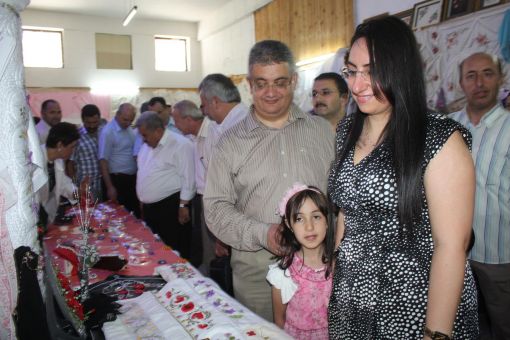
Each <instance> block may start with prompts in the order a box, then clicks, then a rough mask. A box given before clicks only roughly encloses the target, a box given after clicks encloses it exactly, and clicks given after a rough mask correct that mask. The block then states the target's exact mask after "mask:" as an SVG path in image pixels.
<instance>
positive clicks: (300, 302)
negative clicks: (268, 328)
mask: <svg viewBox="0 0 510 340" xmlns="http://www.w3.org/2000/svg"><path fill="white" fill-rule="evenodd" d="M269 268H270V269H269V273H268V274H267V280H268V281H269V283H271V284H272V285H273V286H275V287H276V288H278V289H280V290H281V291H282V302H283V303H287V310H286V314H285V327H284V329H285V331H286V332H287V333H288V334H290V335H292V336H293V337H294V338H295V339H298V340H301V339H303V340H304V339H306V340H309V339H314V340H328V339H329V337H328V303H329V296H330V294H331V285H332V274H330V275H329V277H328V278H327V279H326V278H325V275H324V274H325V269H313V268H310V267H308V266H306V265H305V264H304V263H303V260H302V259H301V258H299V257H298V256H297V255H296V256H294V260H293V262H292V265H291V266H290V267H289V268H288V269H287V270H286V271H285V272H284V271H283V270H282V269H280V268H279V267H278V265H277V264H273V265H271V266H269Z"/></svg>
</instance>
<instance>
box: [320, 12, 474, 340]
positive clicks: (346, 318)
mask: <svg viewBox="0 0 510 340" xmlns="http://www.w3.org/2000/svg"><path fill="white" fill-rule="evenodd" d="M422 67H423V64H422V61H421V58H420V54H419V51H418V48H417V45H416V40H415V38H414V35H413V32H412V31H411V30H410V28H409V27H408V26H407V25H406V24H404V23H403V22H402V21H400V20H399V19H397V18H395V17H391V16H390V17H385V18H382V19H375V20H372V21H369V22H367V23H364V24H361V25H359V26H358V27H357V29H356V32H355V34H354V37H353V38H352V40H351V48H350V51H349V55H348V60H347V62H346V67H345V68H344V69H343V70H342V73H343V75H344V77H345V79H346V81H347V83H348V85H349V89H350V90H351V93H352V96H353V98H354V100H355V101H356V103H357V105H358V110H357V111H356V112H355V113H353V115H351V116H349V117H347V118H345V119H344V120H343V121H342V122H341V123H340V124H339V126H338V128H337V158H336V160H335V164H334V166H333V169H332V171H331V174H330V179H329V192H330V196H331V199H332V201H333V202H334V203H335V204H336V205H337V206H338V207H339V208H340V212H339V215H338V225H337V243H338V244H339V247H338V249H337V257H336V267H335V272H334V276H333V292H332V294H331V299H330V303H329V311H328V313H329V316H328V318H329V335H330V339H429V338H430V339H450V338H453V339H476V338H477V335H478V319H477V302H476V289H475V284H474V280H473V276H472V273H471V269H470V267H469V264H468V263H467V260H466V253H467V247H468V244H469V240H470V236H471V220H472V214H473V204H474V188H475V179H474V166H473V162H472V160H471V156H470V153H469V149H468V147H469V145H470V138H471V137H470V135H469V132H468V131H467V130H465V129H464V128H463V127H462V126H460V125H458V124H457V123H455V122H454V121H452V120H450V119H447V118H445V117H443V116H441V115H439V114H432V113H428V111H427V104H426V100H425V98H426V96H425V85H424V77H423V70H422Z"/></svg>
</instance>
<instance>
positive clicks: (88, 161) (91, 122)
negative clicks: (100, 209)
mask: <svg viewBox="0 0 510 340" xmlns="http://www.w3.org/2000/svg"><path fill="white" fill-rule="evenodd" d="M100 119H101V113H100V112H99V108H98V107H97V106H96V105H94V104H87V105H85V106H84V107H82V109H81V121H82V122H83V126H82V127H81V128H80V129H79V132H80V139H79V141H78V145H76V148H75V150H74V153H73V155H72V156H71V158H70V159H69V162H68V163H67V173H68V175H69V177H71V178H73V179H74V182H75V184H77V185H79V184H80V183H81V182H82V181H83V179H85V177H87V178H88V179H89V183H90V191H91V193H92V195H93V197H94V198H95V199H98V200H101V198H102V190H101V172H100V170H99V159H98V155H97V152H98V148H99V147H98V145H99V144H98V138H99V132H98V131H99V126H100V122H101V121H100Z"/></svg>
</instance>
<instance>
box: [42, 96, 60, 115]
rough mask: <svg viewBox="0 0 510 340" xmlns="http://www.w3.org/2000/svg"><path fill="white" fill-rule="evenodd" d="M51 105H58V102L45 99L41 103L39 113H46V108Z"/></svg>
mask: <svg viewBox="0 0 510 340" xmlns="http://www.w3.org/2000/svg"><path fill="white" fill-rule="evenodd" d="M52 103H55V104H58V102H57V101H56V100H55V99H46V100H45V101H43V103H42V104H41V112H46V110H47V109H48V106H49V105H50V104H52Z"/></svg>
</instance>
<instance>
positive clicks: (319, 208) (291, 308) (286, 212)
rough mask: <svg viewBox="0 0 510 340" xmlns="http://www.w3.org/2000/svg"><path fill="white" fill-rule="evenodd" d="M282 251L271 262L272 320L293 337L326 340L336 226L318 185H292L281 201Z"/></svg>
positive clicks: (307, 339)
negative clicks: (333, 225)
mask: <svg viewBox="0 0 510 340" xmlns="http://www.w3.org/2000/svg"><path fill="white" fill-rule="evenodd" d="M278 210H279V211H278V213H279V214H280V216H281V217H282V222H281V228H282V234H281V235H282V237H281V240H280V248H281V250H282V255H281V256H277V257H276V258H277V263H275V264H272V265H270V266H269V272H268V274H267V280H268V281H269V283H270V284H271V285H272V298H273V316H274V321H275V323H276V324H277V325H278V326H280V327H282V328H284V329H285V331H286V332H287V333H288V334H290V335H292V336H293V337H294V338H295V339H306V340H309V339H315V340H321V339H326V340H327V339H328V302H329V295H330V293H331V284H332V267H333V250H334V233H335V231H334V228H333V227H332V225H331V224H330V223H329V221H330V220H331V219H330V218H328V217H329V216H330V214H329V203H328V200H327V198H326V196H325V195H324V194H323V193H322V192H321V191H320V190H319V189H317V188H315V187H311V186H310V187H309V186H306V185H304V184H300V183H296V184H294V186H293V187H292V188H290V189H289V190H288V191H287V193H286V194H285V196H284V197H283V199H282V200H281V202H280V204H279V209H278Z"/></svg>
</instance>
